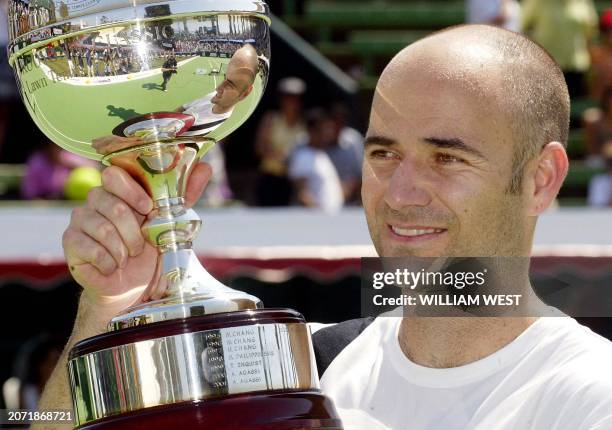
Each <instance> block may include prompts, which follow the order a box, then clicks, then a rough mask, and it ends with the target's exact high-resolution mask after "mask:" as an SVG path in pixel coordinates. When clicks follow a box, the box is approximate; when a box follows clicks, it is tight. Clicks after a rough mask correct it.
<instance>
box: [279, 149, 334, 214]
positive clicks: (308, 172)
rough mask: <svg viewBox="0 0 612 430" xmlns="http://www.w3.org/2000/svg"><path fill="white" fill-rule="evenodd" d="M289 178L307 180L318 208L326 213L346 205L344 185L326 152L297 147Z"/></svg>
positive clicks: (290, 163) (290, 164) (290, 159)
mask: <svg viewBox="0 0 612 430" xmlns="http://www.w3.org/2000/svg"><path fill="white" fill-rule="evenodd" d="M289 177H290V178H291V179H306V186H307V187H308V190H309V191H310V193H311V194H312V196H313V198H314V199H315V201H316V203H317V207H319V208H321V209H323V210H326V211H336V210H339V209H340V208H342V205H343V204H344V193H343V192H342V185H341V184H340V179H339V178H338V173H336V169H335V167H334V165H333V164H332V162H331V161H330V159H329V157H328V156H327V154H326V153H325V151H322V150H320V149H315V148H312V147H311V146H308V145H301V146H299V147H297V148H296V149H295V151H294V152H293V154H291V156H290V157H289Z"/></svg>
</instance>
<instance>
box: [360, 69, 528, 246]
mask: <svg viewBox="0 0 612 430" xmlns="http://www.w3.org/2000/svg"><path fill="white" fill-rule="evenodd" d="M404 66H405V67H404ZM402 67H403V69H401V70H400V73H390V74H387V77H386V78H385V79H383V78H381V81H380V83H379V86H378V88H377V93H376V95H375V98H374V102H373V106H372V114H371V117H370V126H369V130H368V133H367V140H366V147H365V157H364V164H363V187H362V198H363V204H364V208H365V211H366V217H367V221H368V227H369V230H370V235H371V236H372V240H373V242H374V245H375V247H376V249H377V251H378V254H379V255H380V256H413V255H414V256H423V257H429V256H488V255H528V252H529V247H530V243H528V242H530V238H529V239H528V240H526V239H525V238H526V237H529V235H527V234H526V233H527V232H528V230H529V228H530V227H529V226H530V225H531V224H530V223H529V222H528V220H527V217H526V215H525V211H526V209H525V197H524V196H522V195H521V194H519V195H512V194H509V193H508V192H507V187H508V184H509V181H510V178H511V173H512V157H513V151H514V148H515V145H516V144H517V142H516V141H515V140H513V137H514V136H513V135H512V133H511V132H510V129H509V127H508V123H507V122H508V121H510V119H508V118H507V117H505V116H504V113H503V112H502V110H503V109H501V108H500V106H498V105H497V104H496V101H497V100H499V97H500V95H498V94H495V87H496V85H495V82H492V83H490V84H489V83H486V82H484V83H483V82H478V81H474V82H475V84H474V85H472V84H471V80H470V79H466V80H464V78H463V77H459V78H452V77H449V76H452V73H446V71H445V70H441V69H440V67H439V65H437V64H436V65H434V64H427V61H426V60H423V59H420V60H419V61H416V62H415V64H414V65H408V66H407V65H403V66H402Z"/></svg>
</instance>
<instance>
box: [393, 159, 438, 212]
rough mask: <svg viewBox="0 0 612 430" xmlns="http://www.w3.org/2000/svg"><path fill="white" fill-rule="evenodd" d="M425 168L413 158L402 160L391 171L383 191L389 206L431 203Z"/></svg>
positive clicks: (401, 206) (397, 206)
mask: <svg viewBox="0 0 612 430" xmlns="http://www.w3.org/2000/svg"><path fill="white" fill-rule="evenodd" d="M426 169H427V167H426V166H423V165H420V164H419V163H418V162H416V161H414V160H410V159H404V160H402V162H401V163H400V164H399V166H397V168H396V169H395V171H394V172H393V174H392V176H391V178H390V180H389V183H388V187H387V190H386V192H385V202H386V203H387V204H388V205H389V207H390V208H392V209H396V210H400V209H402V208H404V207H407V206H427V205H429V204H430V203H431V195H430V193H429V191H428V190H427V189H428V187H427V170H426Z"/></svg>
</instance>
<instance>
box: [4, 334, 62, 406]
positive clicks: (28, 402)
mask: <svg viewBox="0 0 612 430" xmlns="http://www.w3.org/2000/svg"><path fill="white" fill-rule="evenodd" d="M63 343H64V342H63V340H61V339H58V338H56V337H54V336H51V335H49V334H41V335H39V336H37V337H35V338H33V339H30V340H29V341H28V342H26V343H25V344H24V345H23V346H22V347H21V349H20V351H19V352H18V354H17V358H16V360H15V370H14V373H15V376H16V377H17V378H18V379H19V407H20V408H21V409H32V410H36V409H38V400H39V399H40V395H41V393H42V391H43V388H45V384H46V383H47V380H48V379H49V376H51V372H53V369H54V368H55V365H56V364H57V361H58V360H59V357H60V355H61V353H62V344H63Z"/></svg>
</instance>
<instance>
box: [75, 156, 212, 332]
mask: <svg viewBox="0 0 612 430" xmlns="http://www.w3.org/2000/svg"><path fill="white" fill-rule="evenodd" d="M210 176H211V168H210V166H209V165H208V164H203V163H202V164H198V165H197V166H196V167H195V168H194V169H193V172H192V174H191V176H190V178H189V182H188V184H187V192H186V196H185V200H186V205H187V206H192V205H193V204H194V203H195V202H196V201H197V199H198V198H199V197H200V195H201V194H202V191H203V190H204V187H205V186H206V183H207V182H208V180H209V179H210ZM152 209H153V202H152V200H151V198H150V197H149V196H148V195H147V193H146V192H145V190H144V189H143V188H142V187H141V186H140V185H139V184H138V183H137V182H136V181H135V180H134V179H132V178H131V177H130V176H129V175H128V174H127V173H126V172H125V171H124V170H123V169H121V168H119V167H115V166H112V167H109V168H107V169H105V170H104V172H103V173H102V186H101V187H97V188H94V189H92V190H91V191H90V193H89V195H88V197H87V204H86V205H85V206H83V207H79V208H76V209H74V211H73V212H72V218H71V220H70V225H69V226H68V228H67V229H66V231H65V232H64V236H63V246H64V253H65V256H66V261H67V262H68V266H69V267H70V272H71V273H72V276H73V277H74V279H75V280H76V281H77V282H78V283H79V284H80V285H81V286H83V288H84V296H86V297H85V298H86V299H87V300H88V302H89V303H90V306H91V308H92V310H95V314H96V319H99V321H100V323H102V322H104V325H105V324H106V322H108V321H109V320H110V319H111V318H112V317H114V316H115V315H117V314H118V313H120V312H121V311H123V310H124V309H126V308H128V307H129V306H132V305H134V304H137V303H141V302H144V301H148V300H151V299H157V298H160V297H152V296H150V291H149V288H148V287H149V286H152V284H153V282H152V281H153V280H154V279H153V278H154V277H155V275H156V273H155V272H156V271H155V268H156V265H157V250H156V249H155V247H154V246H153V245H151V244H149V243H148V242H147V241H146V240H145V238H144V236H143V235H142V232H141V227H142V225H143V223H144V221H145V220H146V215H147V214H148V213H149V212H150V211H151V210H152ZM156 294H160V293H156Z"/></svg>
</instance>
